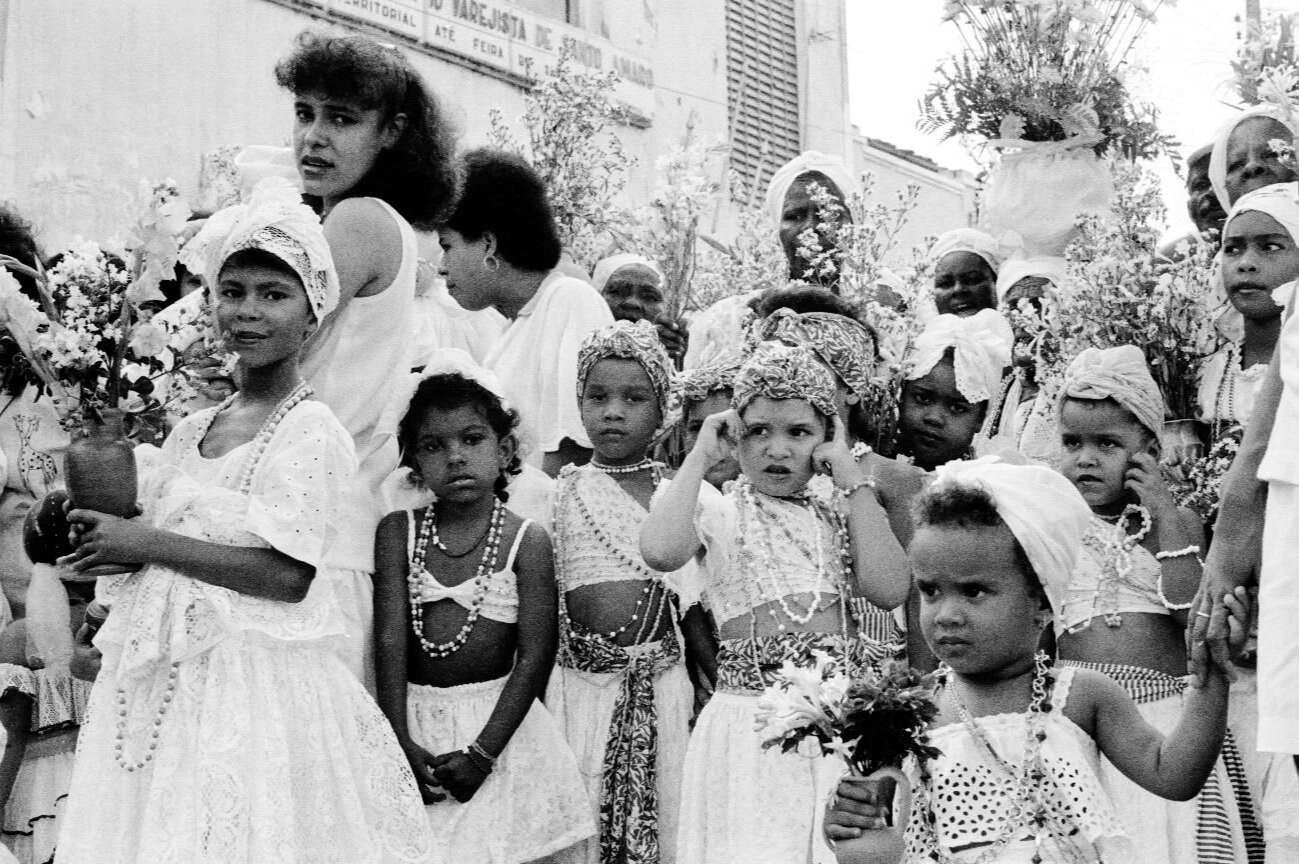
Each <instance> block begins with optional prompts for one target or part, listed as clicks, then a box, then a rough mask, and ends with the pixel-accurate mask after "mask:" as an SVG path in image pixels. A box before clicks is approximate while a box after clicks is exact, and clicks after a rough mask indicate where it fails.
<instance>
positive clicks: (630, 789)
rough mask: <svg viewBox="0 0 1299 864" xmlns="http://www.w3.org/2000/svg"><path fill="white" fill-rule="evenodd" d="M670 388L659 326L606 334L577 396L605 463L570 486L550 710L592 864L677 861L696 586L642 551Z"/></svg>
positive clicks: (569, 472) (563, 512) (573, 472)
mask: <svg viewBox="0 0 1299 864" xmlns="http://www.w3.org/2000/svg"><path fill="white" fill-rule="evenodd" d="M671 380H672V361H671V358H670V357H668V354H667V351H666V350H665V349H664V347H663V344H662V342H661V341H660V340H659V337H658V333H657V331H656V330H655V328H654V326H653V325H652V324H651V323H650V322H648V321H637V322H635V323H631V322H627V321H619V322H617V323H615V324H614V325H613V326H612V327H606V328H604V329H602V330H597V331H596V332H595V333H592V334H591V335H590V336H588V337H587V338H586V340H585V341H584V342H583V343H582V347H581V350H580V351H579V352H578V363H577V397H578V401H579V406H580V408H581V413H582V424H583V426H585V427H586V432H587V434H588V435H589V436H590V439H591V444H592V445H593V447H594V452H593V455H592V459H591V462H590V463H589V464H587V465H583V466H581V467H577V466H567V467H565V468H564V469H563V471H561V472H560V475H559V483H558V489H557V491H556V496H555V562H556V570H557V573H558V578H559V590H560V603H559V609H560V615H559V619H560V647H559V663H558V666H557V668H556V669H555V672H554V675H553V676H552V678H551V681H550V688H549V690H548V691H547V693H546V703H547V704H548V705H550V706H551V707H552V708H553V709H554V711H555V713H556V715H557V716H559V718H560V720H561V722H562V723H563V725H564V729H565V732H566V733H567V736H568V740H569V742H570V743H571V744H572V745H573V749H574V750H575V751H577V757H578V761H579V763H580V764H581V767H582V773H583V774H584V775H585V777H586V783H587V789H588V791H589V793H590V797H591V804H592V807H593V811H592V812H593V814H594V815H595V817H596V818H598V820H599V825H600V831H599V837H598V838H597V839H593V840H590V841H588V842H587V843H586V844H585V847H584V848H579V849H578V850H575V852H576V853H577V854H575V855H572V856H566V857H567V858H568V860H573V861H576V862H585V864H599V862H603V864H616V862H621V861H654V860H658V861H665V862H670V861H675V860H676V839H677V821H678V813H679V810H680V802H681V798H680V795H681V791H680V790H681V769H682V764H683V762H684V761H685V755H686V741H687V739H688V737H689V734H690V718H691V714H692V711H693V705H694V696H695V691H694V688H693V686H692V684H691V679H690V676H689V674H688V673H687V669H686V657H685V654H686V644H687V643H686V641H685V634H683V633H682V631H681V625H680V624H679V623H678V619H679V617H680V603H679V600H678V597H677V592H678V591H679V590H680V589H681V588H682V584H683V582H684V581H685V579H684V575H685V574H683V573H673V574H666V573H658V572H655V570H653V569H651V568H650V567H647V566H646V561H645V560H644V559H643V558H642V557H641V554H640V549H639V538H640V531H641V526H642V525H643V524H644V522H645V520H646V518H647V516H648V512H649V507H650V501H651V498H652V497H653V496H654V495H655V493H656V491H657V490H661V489H663V488H665V486H666V485H667V480H666V479H665V468H664V466H663V465H662V464H661V463H658V462H655V461H653V460H652V459H650V458H649V457H648V456H647V453H648V451H649V448H650V445H651V444H652V443H653V441H654V439H655V438H656V437H658V435H659V434H660V433H661V431H662V430H663V427H664V425H665V423H667V422H670V419H669V418H670V417H671V416H672V415H673V414H674V413H675V412H674V411H673V405H672V402H673V393H672V388H671ZM659 494H662V493H661V492H660V493H659ZM689 563H690V562H688V561H683V562H681V564H680V565H678V567H681V566H688V565H689ZM668 569H670V570H674V569H677V568H668ZM692 621H693V622H694V623H695V626H696V627H697V628H706V626H707V622H706V620H705V619H704V618H703V617H702V616H696V617H694V618H692ZM703 635H705V634H691V640H690V643H689V644H692V645H707V644H708V642H709V641H710V640H707V639H700V638H695V637H697V636H703Z"/></svg>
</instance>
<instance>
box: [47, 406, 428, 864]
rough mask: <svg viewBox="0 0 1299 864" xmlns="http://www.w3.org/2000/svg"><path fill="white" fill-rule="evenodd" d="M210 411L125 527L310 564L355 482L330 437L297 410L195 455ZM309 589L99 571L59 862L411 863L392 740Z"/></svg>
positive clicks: (165, 458)
mask: <svg viewBox="0 0 1299 864" xmlns="http://www.w3.org/2000/svg"><path fill="white" fill-rule="evenodd" d="M214 416H215V409H209V410H207V411H203V412H199V413H197V414H195V415H192V416H191V417H189V418H187V419H186V420H184V421H183V422H182V423H181V424H180V425H179V426H178V427H177V428H176V429H175V431H173V433H172V434H171V436H170V437H169V438H168V439H167V441H166V442H165V443H164V445H163V448H162V458H161V463H160V464H159V465H158V466H157V467H156V468H155V469H154V470H153V471H152V472H151V473H150V474H148V475H147V476H146V477H145V478H144V482H143V484H142V486H141V500H142V503H143V504H144V507H145V515H144V517H142V518H145V519H147V520H149V521H150V522H151V523H152V524H154V525H156V526H158V527H160V528H163V529H166V530H168V531H171V532H175V533H178V534H183V535H186V536H190V537H195V538H199V539H203V540H206V541H208V542H212V543H219V544H224V545H231V546H249V547H259V548H273V549H276V550H277V551H279V552H282V553H284V554H286V555H288V556H290V557H292V558H294V559H296V560H299V561H303V562H305V563H308V564H312V565H314V566H316V567H317V568H320V567H321V565H323V564H324V563H325V561H324V554H325V551H326V547H327V545H328V544H327V541H328V538H329V536H330V535H331V533H332V532H333V531H335V530H336V528H337V526H336V519H335V516H336V506H337V502H338V500H339V499H340V497H341V490H342V489H344V488H345V487H346V484H348V483H349V482H350V480H351V478H352V477H353V474H354V471H355V457H354V456H353V452H352V445H351V439H350V437H349V436H348V435H347V433H346V432H345V431H344V430H343V428H342V427H341V426H340V425H339V423H338V421H337V420H335V419H334V417H333V415H332V414H331V413H330V411H329V409H328V408H326V407H325V406H324V405H322V404H321V403H319V402H302V403H300V404H299V405H297V406H296V407H294V408H293V409H292V410H291V411H290V412H289V413H288V414H287V415H285V417H284V418H283V420H282V421H281V422H280V423H279V425H278V427H277V428H276V430H275V433H274V435H273V436H272V437H271V438H270V440H269V442H267V443H266V445H265V450H264V452H258V445H257V444H256V443H255V442H249V443H246V444H244V445H241V446H239V447H236V448H235V449H234V450H232V451H230V452H229V453H227V454H225V455H224V456H220V457H216V458H212V459H209V458H206V457H204V456H203V455H201V454H200V453H199V449H198V447H199V443H200V442H201V440H202V438H203V436H204V435H205V434H206V431H207V427H208V426H209V425H210V423H211V421H212V418H213V417H214ZM250 462H253V463H254V464H253V465H252V466H250V464H249V463H250ZM249 470H251V484H250V485H249V486H248V488H247V490H246V491H242V490H241V488H240V487H241V485H242V483H243V478H244V476H245V472H247V471H249ZM322 587H327V586H320V585H317V586H313V590H312V591H311V592H309V594H308V596H307V598H306V599H305V600H303V601H302V602H300V603H286V602H280V601H275V600H267V599H261V598H256V597H251V596H248V595H245V594H240V593H237V592H235V591H232V590H229V589H226V588H220V587H217V586H214V585H210V584H208V583H206V582H201V581H199V580H197V579H193V578H190V577H188V576H185V575H182V574H180V573H178V572H176V571H173V570H169V569H167V568H164V567H160V566H156V565H150V566H146V567H144V568H143V569H141V570H140V571H138V572H137V573H133V574H126V575H123V576H114V577H105V578H101V579H100V581H99V583H98V585H97V595H98V597H99V599H100V600H101V601H103V602H105V603H107V604H108V605H109V606H110V607H111V609H112V612H111V614H110V615H109V616H108V621H107V623H106V624H105V625H104V628H103V629H102V630H101V631H100V632H99V634H98V635H97V636H96V638H95V644H96V646H97V647H98V648H99V649H100V650H101V651H103V654H104V657H103V666H102V669H101V671H100V673H99V677H98V679H97V680H96V682H95V686H94V690H93V692H92V694H91V703H90V710H89V717H88V719H87V721H86V723H85V724H84V725H83V726H82V729H81V738H80V741H79V745H78V752H77V762H76V767H75V769H74V774H73V780H72V790H71V793H70V796H69V800H68V806H67V814H66V817H65V819H64V820H63V829H62V833H61V835H60V838H59V848H58V860H59V862H60V864H77V862H95V864H99V862H108V861H112V862H134V861H139V862H151V864H153V862H213V864H216V862H221V864H235V862H248V864H255V862H256V864H260V862H269V861H275V862H303V864H305V862H311V864H321V862H337V864H357V862H375V864H378V862H415V861H426V860H428V859H429V855H430V853H431V842H430V838H429V836H428V827H427V824H426V822H425V818H424V808H423V804H422V802H421V801H420V797H419V794H418V792H417V790H416V788H415V782H414V778H413V777H412V776H411V773H410V768H409V767H408V765H407V763H406V759H405V757H404V755H403V754H402V752H401V750H400V748H399V747H398V745H397V742H396V738H395V737H394V735H393V733H392V729H391V727H390V726H389V725H388V723H387V720H386V719H385V718H384V716H383V714H382V713H381V712H380V711H379V709H378V706H376V705H375V704H374V702H373V700H371V699H370V697H369V696H368V695H367V694H366V693H365V691H364V689H363V688H362V686H361V684H360V683H359V682H358V681H357V680H356V679H355V677H354V676H353V675H352V674H351V673H349V672H348V671H347V669H346V668H345V667H344V665H343V663H342V662H341V661H340V660H339V659H338V657H337V656H336V654H334V653H333V652H332V651H331V650H330V648H329V642H328V639H329V637H331V636H334V635H336V634H337V633H338V632H339V631H340V630H341V617H340V614H339V610H338V607H337V604H336V603H335V602H334V599H333V597H332V595H331V594H330V592H329V591H327V590H314V589H316V588H322Z"/></svg>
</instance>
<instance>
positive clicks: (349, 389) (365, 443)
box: [302, 198, 419, 572]
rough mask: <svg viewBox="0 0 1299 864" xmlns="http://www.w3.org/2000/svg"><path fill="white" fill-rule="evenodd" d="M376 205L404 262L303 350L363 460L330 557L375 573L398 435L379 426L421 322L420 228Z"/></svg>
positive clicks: (316, 384)
mask: <svg viewBox="0 0 1299 864" xmlns="http://www.w3.org/2000/svg"><path fill="white" fill-rule="evenodd" d="M367 200H370V201H375V202H377V203H378V204H379V205H380V206H381V207H383V209H384V210H386V211H387V212H388V214H389V215H390V216H392V219H393V221H394V222H395V223H396V224H397V229H398V230H399V231H400V232H401V265H400V266H399V267H398V268H397V275H396V276H395V277H394V278H393V280H392V282H391V283H390V284H389V285H388V286H387V287H386V288H384V289H383V290H382V291H380V292H379V293H378V294H371V295H368V296H365V297H353V298H352V299H351V300H349V301H348V302H347V305H345V306H341V307H339V308H338V309H337V310H335V311H334V312H333V313H332V314H330V315H328V316H327V317H326V318H325V320H324V322H323V323H322V324H321V326H320V329H318V330H317V331H316V332H315V333H314V334H312V336H311V339H309V340H308V342H307V345H306V347H305V348H304V349H303V352H302V375H303V377H304V378H306V379H307V381H308V382H309V383H310V384H311V386H312V388H313V389H314V390H315V391H316V393H315V396H316V398H317V399H319V400H320V401H321V402H324V403H325V404H326V405H328V406H329V409H330V410H331V411H333V412H334V416H336V417H337V418H338V420H339V422H340V423H342V424H343V428H345V429H346V430H347V431H348V433H349V434H350V435H351V436H352V441H353V443H354V445H355V448H356V458H357V462H358V463H359V464H360V468H359V470H358V473H357V476H356V482H355V483H354V484H353V488H352V489H351V490H350V492H349V493H348V496H347V501H346V502H345V504H344V511H345V512H346V513H347V514H348V517H347V518H345V519H342V520H340V522H339V533H338V536H337V538H336V542H335V548H334V550H333V554H331V555H330V560H331V561H333V562H334V563H335V566H337V567H339V568H341V569H346V570H358V571H365V572H373V570H374V532H375V529H376V528H377V527H378V524H379V519H381V518H382V516H383V514H382V513H380V512H379V510H380V508H379V505H378V503H377V502H378V495H377V493H378V490H379V486H380V484H381V483H382V482H383V480H384V478H386V477H387V476H388V475H389V474H390V473H392V471H393V469H394V468H396V467H397V440H396V438H395V437H393V436H391V435H383V436H379V435H377V434H376V431H375V429H376V427H377V426H378V423H379V418H380V417H381V416H383V412H384V409H385V408H386V407H387V406H388V402H389V401H390V400H391V399H392V398H393V394H394V391H395V389H396V387H397V385H398V384H399V383H401V381H402V380H403V379H404V378H405V376H406V375H407V374H408V373H409V372H410V369H411V351H412V348H413V345H414V326H415V314H414V309H415V270H416V267H417V265H418V263H419V251H418V248H417V246H416V242H415V230H414V229H413V228H411V227H410V223H408V222H407V221H406V220H405V219H403V218H402V217H401V215H400V214H399V213H398V212H397V211H396V210H394V209H393V208H392V207H391V206H390V205H389V204H388V203H387V202H386V201H381V200H379V199H378V198H370V199H367Z"/></svg>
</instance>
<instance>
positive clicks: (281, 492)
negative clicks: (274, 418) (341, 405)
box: [244, 402, 356, 567]
mask: <svg viewBox="0 0 1299 864" xmlns="http://www.w3.org/2000/svg"><path fill="white" fill-rule="evenodd" d="M355 475H356V456H355V452H354V451H353V449H352V439H351V437H350V436H349V435H348V434H347V432H346V430H344V429H343V427H342V425H341V424H340V423H339V422H338V420H337V419H336V418H335V417H334V415H333V414H332V413H331V412H330V411H329V409H328V408H327V407H325V405H324V404H323V403H320V402H304V403H302V404H301V405H299V406H298V407H297V408H295V409H294V410H293V411H292V412H291V413H290V414H289V416H288V417H286V418H284V420H283V421H282V423H281V425H280V429H279V430H277V432H276V434H275V437H274V438H273V439H272V440H271V441H270V443H269V444H268V445H267V449H266V453H265V455H264V456H262V458H261V462H260V464H259V465H258V467H257V469H256V473H255V474H254V476H253V483H252V488H251V489H250V490H249V501H248V515H247V517H246V519H245V523H244V528H245V530H247V531H249V532H251V533H253V534H256V535H257V536H258V537H260V538H262V539H263V540H265V541H266V542H267V543H268V544H270V545H271V546H272V547H273V548H275V549H277V550H279V551H280V552H283V553H284V554H285V555H288V556H289V557H291V558H294V559H296V560H298V561H302V562H303V563H306V564H310V565H312V566H314V567H318V566H320V564H321V562H322V560H323V558H324V553H325V545H326V541H327V540H328V539H329V538H330V537H332V536H335V535H336V534H337V526H336V523H335V520H336V519H337V518H338V515H339V507H338V504H339V502H341V501H343V500H345V498H346V495H347V491H348V489H349V488H350V486H351V484H352V482H353V480H354V478H355Z"/></svg>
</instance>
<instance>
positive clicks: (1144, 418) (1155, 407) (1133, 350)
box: [1059, 345, 1164, 440]
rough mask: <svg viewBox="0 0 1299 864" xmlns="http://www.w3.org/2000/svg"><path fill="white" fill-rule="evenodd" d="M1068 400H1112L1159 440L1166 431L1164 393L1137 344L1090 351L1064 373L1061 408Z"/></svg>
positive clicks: (1086, 351) (1082, 354)
mask: <svg viewBox="0 0 1299 864" xmlns="http://www.w3.org/2000/svg"><path fill="white" fill-rule="evenodd" d="M1066 399H1092V400H1097V399H1113V400H1114V401H1115V402H1117V403H1119V405H1120V406H1122V407H1123V408H1124V409H1125V410H1127V411H1129V412H1131V414H1132V416H1133V417H1136V418H1137V422H1138V423H1140V424H1141V425H1142V426H1145V427H1146V428H1147V429H1149V430H1150V433H1151V434H1152V435H1154V436H1155V439H1156V440H1158V439H1159V436H1160V434H1161V433H1162V432H1163V428H1164V394H1163V393H1161V392H1160V390H1159V385H1158V384H1156V383H1155V379H1154V377H1152V376H1151V374H1150V367H1149V366H1147V365H1146V355H1144V354H1142V353H1141V349H1140V348H1138V347H1136V346H1135V345H1120V346H1119V347H1117V348H1087V349H1085V350H1084V351H1083V352H1082V353H1081V354H1079V355H1078V356H1077V357H1075V358H1074V359H1073V362H1072V363H1070V364H1069V368H1068V370H1066V371H1065V373H1064V387H1062V388H1061V390H1060V407H1059V410H1061V411H1063V410H1064V403H1065V400H1066Z"/></svg>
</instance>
